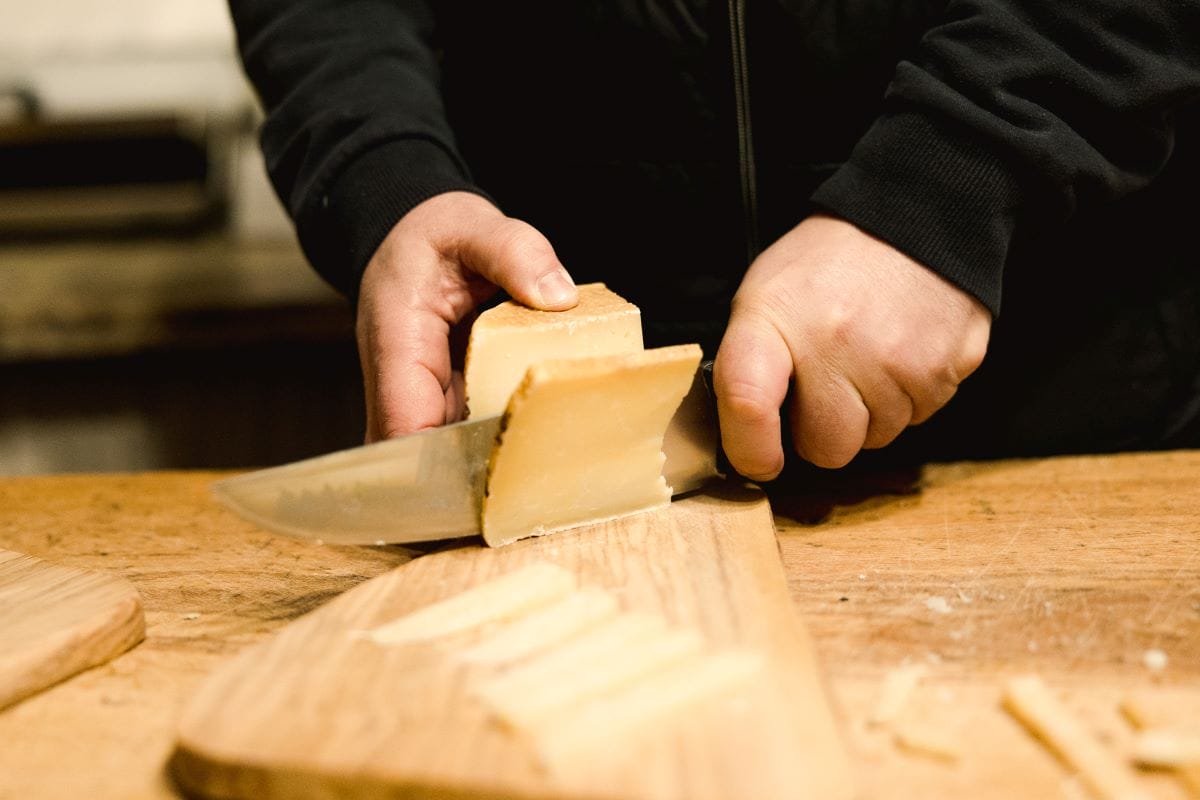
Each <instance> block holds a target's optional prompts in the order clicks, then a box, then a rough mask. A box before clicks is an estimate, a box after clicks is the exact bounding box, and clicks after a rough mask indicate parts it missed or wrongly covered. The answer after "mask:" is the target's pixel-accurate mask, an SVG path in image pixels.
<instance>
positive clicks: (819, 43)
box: [231, 0, 1200, 455]
mask: <svg viewBox="0 0 1200 800" xmlns="http://www.w3.org/2000/svg"><path fill="white" fill-rule="evenodd" d="M231 5H232V10H233V13H234V19H235V22H236V25H237V30H238V35H239V43H240V47H241V53H242V56H243V60H244V63H245V66H246V69H247V72H248V74H249V75H250V77H251V79H252V81H253V83H254V85H255V86H256V87H257V89H258V91H259V94H260V96H261V99H262V101H263V104H264V106H265V108H266V111H267V119H266V123H265V125H264V128H263V148H264V151H265V153H266V157H267V164H268V169H269V171H270V174H271V177H272V179H273V181H274V184H275V186H276V189H277V190H278V192H279V194H280V197H281V198H282V199H283V201H284V203H285V205H286V206H287V207H288V209H289V210H290V212H291V214H292V216H293V218H294V219H295V221H296V225H297V230H298V233H299V237H300V240H301V243H302V245H303V246H304V249H305V251H306V253H307V254H308V256H309V258H310V260H311V261H312V262H313V264H314V266H315V267H316V268H317V269H318V270H319V271H320V272H321V273H322V274H323V275H324V276H325V277H326V278H327V279H328V280H330V281H331V282H332V283H333V284H334V285H335V286H337V287H339V288H340V289H341V290H343V291H344V292H345V293H346V294H347V295H349V296H351V297H353V296H354V294H355V293H356V289H357V284H358V281H359V279H360V277H361V274H362V270H363V268H364V266H365V264H366V262H367V260H368V259H369V257H370V255H371V254H372V253H373V252H374V249H375V248H376V246H377V245H378V244H379V242H380V241H381V240H382V238H383V236H384V235H385V234H386V233H387V231H388V230H389V229H390V228H391V226H392V225H393V224H394V223H395V222H396V220H397V219H399V217H400V216H402V215H403V214H404V213H405V212H406V211H407V210H408V209H410V208H412V207H413V206H414V205H416V204H417V203H419V202H420V201H422V200H424V199H426V198H428V197H430V196H432V195H434V194H438V193H440V192H444V191H448V190H453V189H465V190H470V191H477V192H480V193H484V194H487V195H488V196H490V197H491V198H492V199H493V200H494V201H495V202H496V203H497V204H498V205H499V206H500V207H501V208H502V209H504V210H505V211H506V212H507V213H509V214H511V215H513V216H517V217H520V218H523V219H525V220H527V221H529V222H531V223H532V224H534V225H535V226H536V227H538V228H539V229H540V230H542V231H543V232H544V233H545V234H546V235H547V236H548V237H549V238H550V241H551V242H552V243H553V244H554V245H555V247H556V249H557V250H558V253H559V256H560V258H561V259H562V261H563V263H564V264H565V265H566V266H567V268H568V269H569V270H570V271H571V272H572V274H573V275H575V277H576V278H577V279H578V280H588V279H602V280H605V281H607V282H608V283H609V284H610V285H612V286H614V288H617V289H618V290H619V291H621V292H622V293H623V294H625V295H627V296H629V297H630V299H632V300H634V301H635V302H638V303H639V305H641V306H642V307H643V311H644V316H645V318H646V320H647V322H648V324H649V325H650V330H649V335H650V340H651V341H658V340H665V339H676V340H679V339H690V340H699V341H701V342H703V343H704V344H705V346H706V347H707V348H709V349H710V350H711V348H712V347H713V345H714V344H715V342H716V341H717V340H718V339H719V335H720V323H722V322H723V321H724V319H725V318H726V316H727V312H728V302H729V298H730V297H731V295H732V292H733V290H734V289H736V286H737V283H738V280H739V279H740V275H741V273H742V271H743V270H744V268H745V266H746V264H747V263H748V261H747V259H748V252H751V253H752V252H753V251H754V250H755V249H756V247H757V246H758V244H759V243H763V244H765V243H769V242H770V241H771V240H773V239H774V238H776V237H778V236H779V235H781V234H782V233H783V232H785V231H786V230H788V229H789V228H791V227H792V226H794V225H795V224H796V223H797V222H799V221H800V220H801V219H802V218H803V217H804V216H805V215H807V214H809V213H812V211H813V210H814V209H821V210H825V211H827V212H830V213H833V214H835V215H838V216H841V217H844V218H846V219H848V220H850V221H852V222H854V223H855V224H856V225H858V226H859V227H860V228H862V229H864V230H866V231H868V232H870V233H872V234H874V235H876V236H878V237H879V238H882V239H884V240H886V241H888V242H890V243H891V244H893V245H894V246H896V247H897V248H899V249H900V250H902V251H904V252H906V253H908V254H909V255H910V256H912V257H913V258H915V259H917V260H918V261H920V262H922V263H924V264H925V265H927V266H928V267H930V268H931V269H933V270H935V271H937V272H938V273H940V274H941V275H943V276H944V277H946V278H948V279H949V280H951V281H952V282H954V283H955V284H957V285H959V286H960V287H962V288H963V289H965V290H966V291H968V292H970V293H972V294H973V295H975V296H976V297H978V298H979V299H980V300H981V301H982V302H984V303H985V304H986V305H987V306H988V307H989V308H990V309H992V311H993V312H994V313H997V314H998V313H999V312H1000V309H1001V306H1002V305H1003V307H1004V314H1003V316H1001V317H999V319H998V322H997V324H996V326H995V328H994V331H993V340H992V347H991V353H990V354H989V357H988V360H987V362H986V364H985V367H984V369H983V370H981V372H980V373H979V375H978V376H977V377H974V378H972V379H970V380H969V381H968V382H967V384H964V390H963V392H960V396H961V395H967V397H966V398H965V399H961V398H960V399H958V400H956V401H955V402H954V403H953V404H952V408H950V409H947V410H946V411H945V412H943V413H942V414H940V415H939V417H944V418H945V421H944V422H940V423H939V425H940V427H941V430H942V432H941V433H938V434H937V436H938V437H939V441H944V442H946V443H952V442H956V441H957V440H958V439H959V438H960V436H961V434H962V433H963V432H964V431H969V435H970V437H971V438H972V441H973V442H975V446H974V449H972V450H969V451H962V452H966V453H967V454H984V455H991V454H999V453H1005V452H1036V451H1046V452H1051V451H1061V450H1077V449H1096V447H1100V448H1101V449H1109V448H1113V447H1126V446H1139V447H1145V446H1168V445H1171V444H1174V443H1177V442H1178V441H1180V440H1179V439H1178V436H1179V433H1180V431H1181V430H1185V429H1188V426H1189V425H1191V424H1192V423H1193V421H1194V419H1195V418H1196V417H1197V415H1198V413H1200V409H1198V408H1197V407H1196V405H1197V403H1196V398H1197V397H1198V396H1200V392H1198V391H1197V386H1198V385H1200V384H1198V383H1197V376H1198V375H1200V331H1198V330H1197V329H1198V328H1200V322H1198V321H1197V320H1198V319H1200V314H1198V311H1197V308H1198V304H1197V300H1196V298H1197V290H1196V287H1197V286H1200V262H1198V260H1197V256H1196V248H1195V245H1194V243H1193V238H1194V237H1193V235H1192V229H1193V228H1194V227H1195V226H1196V225H1197V224H1200V204H1198V203H1197V202H1196V200H1195V194H1194V191H1195V189H1194V187H1196V186H1200V152H1198V150H1200V107H1198V105H1197V100H1198V99H1200V2H1197V0H1086V1H1085V2H1075V3H1047V2H1045V0H950V2H933V1H932V0H835V1H833V2H823V3H822V2H814V1H813V0H807V1H804V0H770V1H769V2H741V1H740V0H730V2H728V3H715V2H714V3H708V2H704V1H703V0H673V1H671V0H660V1H659V2H655V1H654V0H609V1H608V2H603V1H601V2H579V1H577V0H540V1H539V0H513V2H491V3H471V2H465V0H446V1H445V2H436V0H428V1H416V0H232V3H231ZM968 389H969V390H970V391H968ZM1039 392H1040V393H1041V396H1039ZM1097 392H1103V393H1104V396H1103V397H1098V396H1096V393H1097ZM1114 392H1115V394H1116V395H1119V396H1114ZM955 407H957V408H958V409H959V410H958V411H957V412H955V411H954V408H955ZM1065 409H1070V410H1071V411H1070V414H1069V415H1064V410H1065ZM1088 409H1091V410H1090V411H1089V410H1088ZM1049 410H1056V411H1055V413H1056V414H1057V416H1053V415H1052V418H1050V419H1043V417H1044V416H1045V415H1046V414H1047V412H1048V411H1049ZM935 419H937V418H935ZM956 419H958V420H959V421H957V422H956ZM981 420H982V421H981ZM956 426H957V427H956ZM930 435H931V436H932V435H933V434H930ZM1197 435H1198V436H1200V434H1197ZM915 436H916V438H917V439H918V440H919V439H920V434H916V435H915ZM1172 437H1175V438H1172ZM910 438H911V437H910ZM930 452H933V453H934V454H940V453H941V452H942V451H939V450H937V448H936V447H934V448H933V450H931V451H930ZM945 452H947V453H949V454H950V455H956V454H959V451H957V450H954V448H953V447H951V448H950V449H949V450H947V451H945Z"/></svg>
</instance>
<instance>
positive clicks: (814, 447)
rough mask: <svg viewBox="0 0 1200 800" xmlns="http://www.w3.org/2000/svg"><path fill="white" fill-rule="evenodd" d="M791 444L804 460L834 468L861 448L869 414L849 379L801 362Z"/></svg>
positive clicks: (793, 413) (835, 372)
mask: <svg viewBox="0 0 1200 800" xmlns="http://www.w3.org/2000/svg"><path fill="white" fill-rule="evenodd" d="M791 415H792V416H791V422H792V443H793V444H794V445H795V447H796V452H797V453H799V454H800V455H801V456H802V457H803V458H804V460H805V461H809V462H811V463H813V464H815V465H817V466H818V467H826V468H828V469H836V468H837V467H844V466H846V465H847V464H849V463H850V461H851V459H853V458H854V456H856V455H858V451H859V450H861V449H862V448H863V443H864V442H865V441H866V438H867V430H868V428H869V427H870V420H871V414H870V412H869V411H868V410H867V406H866V404H865V403H864V402H863V399H862V396H861V395H860V394H859V393H858V390H857V389H856V388H855V387H854V385H853V384H851V383H850V381H849V380H848V379H847V378H845V377H844V376H843V375H841V374H840V373H838V372H837V371H835V370H832V369H829V368H826V367H823V366H820V365H817V364H812V363H810V364H807V365H804V364H802V365H801V368H800V369H799V370H798V371H797V374H796V390H795V393H794V397H793V399H792V408H791Z"/></svg>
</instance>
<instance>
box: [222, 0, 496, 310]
mask: <svg viewBox="0 0 1200 800" xmlns="http://www.w3.org/2000/svg"><path fill="white" fill-rule="evenodd" d="M231 10H232V12H233V18H234V22H235V25H236V28H237V32H238V43H239V49H240V52H241V55H242V60H243V63H244V65H245V69H246V72H247V74H248V76H249V77H250V79H251V81H252V83H253V84H254V86H255V88H256V89H257V91H258V93H259V96H260V98H261V100H262V103H263V106H264V109H265V111H266V115H267V116H266V121H265V123H264V126H263V131H262V146H263V152H264V154H265V156H266V161H267V169H268V172H269V174H270V176H271V180H272V183H273V184H274V186H275V188H276V191H277V192H278V194H279V196H280V198H281V200H282V201H283V203H284V205H285V206H286V207H287V209H288V211H289V213H290V214H291V216H292V218H293V220H294V221H295V223H296V227H297V232H298V234H299V238H300V242H301V244H302V245H303V247H304V249H305V252H306V254H307V255H308V257H309V259H310V261H312V263H313V265H314V266H315V267H316V268H317V269H318V270H319V271H320V272H321V273H322V274H323V275H324V276H325V277H326V279H328V280H329V281H330V282H331V283H333V284H334V285H335V286H336V287H338V288H339V289H340V290H342V291H343V292H344V293H346V294H348V295H350V296H352V297H353V296H354V295H355V294H356V293H357V291H358V284H359V280H360V278H361V275H362V271H363V269H364V268H365V265H366V263H367V261H368V260H369V258H370V256H371V254H372V253H373V252H374V251H375V249H376V248H377V247H378V245H379V243H380V242H381V241H382V240H383V238H384V237H385V236H386V235H387V232H388V231H389V230H391V228H392V226H393V225H394V224H395V223H396V221H397V220H398V219H399V218H400V217H401V216H403V215H404V214H405V213H406V212H407V211H408V210H410V209H411V208H413V207H415V206H416V205H418V204H419V203H420V202H422V201H423V200H425V199H428V198H429V197H432V196H434V195H436V194H441V193H444V192H447V191H453V190H471V191H474V190H475V189H474V187H473V185H472V184H471V181H470V177H469V174H468V172H467V168H466V166H465V165H464V164H463V163H462V161H461V159H460V158H459V157H458V155H457V153H456V150H455V143H454V137H453V134H452V133H451V131H450V128H449V125H448V124H447V123H446V120H445V114H444V110H443V107H442V100H441V97H440V93H439V87H438V81H439V72H438V65H437V59H436V55H435V52H434V48H433V37H434V33H435V31H434V27H435V25H434V19H433V15H432V12H431V11H430V9H429V8H428V7H427V5H426V4H425V3H423V2H415V1H414V0H350V1H348V2H335V1H333V0H231Z"/></svg>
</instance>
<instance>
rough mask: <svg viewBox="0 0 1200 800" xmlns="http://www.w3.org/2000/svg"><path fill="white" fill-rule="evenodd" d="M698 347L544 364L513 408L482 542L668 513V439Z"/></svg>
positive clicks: (492, 478)
mask: <svg viewBox="0 0 1200 800" xmlns="http://www.w3.org/2000/svg"><path fill="white" fill-rule="evenodd" d="M699 363H700V347H699V345H695V344H686V345H675V346H673V347H662V348H658V349H655V350H644V351H641V352H637V353H628V354H625V355H616V356H604V357H600V358H585V359H572V360H569V361H547V362H543V363H540V364H535V365H534V366H532V367H530V368H529V372H528V373H527V375H526V377H525V380H524V381H523V382H522V383H521V385H520V386H519V387H518V389H517V391H516V392H515V393H514V394H513V396H512V399H511V400H510V401H509V404H508V408H507V410H506V411H505V414H504V420H503V422H502V423H501V433H500V436H499V440H498V442H497V445H496V447H495V448H494V449H493V451H492V456H491V462H490V464H489V466H488V478H487V490H486V493H485V496H484V498H483V511H482V520H481V522H482V528H483V538H484V540H485V541H486V542H487V543H488V544H490V545H493V546H496V545H501V544H506V543H508V542H512V541H515V540H517V539H521V538H524V537H526V536H540V535H542V534H547V533H553V532H555V531H560V530H564V529H567V528H572V527H575V526H578V525H585V524H589V523H594V522H601V521H604V520H607V519H615V518H617V517H621V516H625V515H627V514H632V513H635V512H639V511H646V510H649V509H652V508H659V507H661V506H665V505H666V504H667V503H669V502H670V500H671V489H670V487H668V486H667V482H666V481H665V480H664V479H663V477H662V466H663V461H664V456H663V453H662V441H663V435H664V434H665V433H666V429H667V425H668V424H669V423H670V421H671V417H672V416H673V415H674V413H675V409H676V408H677V407H678V406H679V403H680V401H681V400H682V399H683V397H684V395H685V394H686V393H687V391H688V389H689V388H690V387H691V385H692V379H693V377H694V376H695V373H696V367H697V366H698V365H699Z"/></svg>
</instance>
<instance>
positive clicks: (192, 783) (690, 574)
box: [173, 488, 851, 800]
mask: <svg viewBox="0 0 1200 800" xmlns="http://www.w3.org/2000/svg"><path fill="white" fill-rule="evenodd" d="M539 562H545V563H549V564H554V565H557V566H560V567H563V568H565V569H567V570H569V571H570V572H572V573H574V574H576V575H577V576H578V579H579V581H580V584H581V585H585V586H595V587H599V588H601V589H603V590H606V591H609V592H612V593H613V594H614V595H616V596H617V597H618V598H619V600H620V603H621V606H622V608H623V610H624V611H626V612H644V613H653V614H661V615H663V616H664V617H666V618H667V620H668V621H669V622H670V623H671V624H673V625H677V626H681V627H685V628H688V629H694V630H698V631H701V632H702V633H703V634H704V636H705V637H706V639H707V640H708V641H709V642H710V643H711V644H713V645H714V646H716V647H739V648H744V649H749V650H753V651H754V652H756V653H758V654H761V655H762V656H763V657H764V658H765V667H764V668H763V670H762V672H761V674H760V675H759V678H758V680H756V681H754V682H753V683H752V684H748V685H746V686H743V687H741V691H740V692H739V693H738V694H735V695H731V696H729V697H724V696H721V697H709V698H705V699H704V700H703V701H700V702H697V703H696V704H694V705H692V706H689V707H688V708H687V711H686V713H683V714H678V715H675V716H673V717H671V718H670V719H667V720H665V721H661V720H660V721H656V722H655V724H654V725H652V726H649V727H648V728H647V729H645V730H638V731H636V733H633V734H631V735H630V736H628V737H626V736H619V737H616V738H612V739H608V740H606V741H605V742H604V743H603V744H602V745H601V746H599V747H597V748H596V749H595V750H594V751H589V757H588V759H587V760H586V761H583V762H580V761H575V760H573V761H571V762H570V763H569V765H568V767H567V768H564V769H561V770H546V769H544V768H542V766H540V765H539V764H538V759H537V757H536V754H535V753H534V751H533V749H532V748H531V746H530V743H529V742H528V741H526V740H523V739H522V738H520V737H518V736H514V735H512V734H511V733H509V732H506V731H504V730H502V729H501V728H500V727H498V726H497V725H495V724H493V723H492V721H491V720H490V719H489V718H488V714H487V711H486V708H485V707H484V706H483V705H482V704H480V703H478V702H473V701H472V698H471V697H470V696H469V693H468V691H467V690H468V687H469V686H470V685H471V681H472V674H471V668H470V667H468V666H465V665H464V664H463V662H461V661H459V662H457V663H456V662H454V661H453V660H448V659H447V657H446V653H445V652H444V651H443V650H442V649H440V648H438V647H436V646H430V645H428V644H426V645H425V646H420V645H413V646H408V647H395V646H393V647H382V646H380V645H378V644H376V643H374V642H370V641H365V640H364V638H363V637H362V636H361V632H362V631H364V630H367V629H370V628H375V627H377V626H379V625H382V624H384V623H386V622H388V621H390V620H393V619H395V618H397V617H399V616H401V615H403V614H406V613H408V612H411V611H413V610H414V609H418V608H421V607H423V606H425V605H427V604H429V603H432V602H435V601H437V600H440V599H443V598H446V597H448V596H451V595H454V594H456V593H458V592H461V591H464V590H466V589H468V588H470V587H472V586H475V585H478V584H479V583H480V582H483V581H486V580H489V579H491V578H494V577H497V576H500V575H505V574H508V573H512V572H513V571H514V570H515V569H517V568H519V567H521V566H524V565H528V564H531V563H539ZM356 634H357V635H356ZM173 768H174V772H175V775H176V776H177V778H178V779H179V780H180V782H181V783H182V784H183V785H184V786H185V787H186V788H188V789H189V790H191V791H193V792H196V793H199V794H203V795H207V796H211V797H221V798H226V797H246V798H249V797H283V796H288V797H326V796H331V795H336V794H340V793H346V794H353V795H354V796H356V797H387V796H395V795H396V794H397V793H399V792H400V790H401V789H403V792H404V793H405V795H406V796H420V797H446V796H454V797H458V796H462V797H489V798H494V797H514V798H515V797H521V798H630V799H633V798H656V799H657V798H680V799H682V798H697V799H702V798H714V800H715V799H716V798H747V799H748V800H749V799H750V798H753V799H754V800H771V798H785V797H787V798H821V800H827V799H828V800H833V799H834V798H838V797H848V796H849V795H850V791H851V790H850V783H849V770H848V765H847V761H846V756H845V753H844V751H843V749H842V743H841V740H840V736H839V732H838V729H837V727H836V725H835V722H834V718H833V715H832V712H831V709H830V706H829V703H828V700H827V698H826V696H825V692H824V686H823V681H822V677H821V675H820V672H819V670H818V666H817V663H816V659H815V656H814V654H813V651H812V646H811V643H810V641H809V639H808V637H807V635H806V634H805V632H804V630H803V628H802V627H801V625H800V623H799V620H798V618H797V617H796V615H795V613H794V611H793V609H792V607H791V602H790V599H789V598H788V595H787V588H786V581H785V579H784V575H783V572H782V569H781V566H780V562H779V554H778V550H777V547H776V544H775V531H774V525H773V523H772V518H771V513H770V508H769V506H768V504H767V502H766V499H765V497H764V496H763V495H762V494H761V493H758V492H753V491H748V490H740V489H730V488H724V489H721V490H719V492H718V493H716V494H704V495H698V496H695V497H692V498H688V499H686V500H683V501H681V502H677V503H674V504H673V505H672V506H671V507H670V508H668V509H664V510H661V511H655V512H650V513H647V514H641V515H634V516H630V517H625V518H622V519H619V520H613V521H610V522H606V523H603V524H599V525H595V526H589V527H587V528H582V529H580V530H578V531H575V532H571V533H564V534H558V535H555V536H550V537H546V538H543V539H538V540H530V541H525V542H520V543H517V544H515V545H511V546H506V547H504V548H499V549H491V548H484V547H480V546H477V545H474V546H465V547H460V548H457V549H454V550H450V551H446V552H443V553H437V554H434V555H431V556H427V557H425V558H421V559H418V560H416V561H414V562H412V563H410V564H408V565H406V566H404V567H401V568H400V569H398V570H396V571H394V572H392V573H390V574H388V575H386V576H384V577H381V578H377V579H375V580H373V581H370V582H368V583H367V584H365V585H363V586H360V587H358V588H357V589H355V590H354V591H352V592H349V593H348V594H346V595H345V596H343V597H341V598H339V599H338V600H336V601H334V602H333V603H331V604H330V605H329V606H327V607H325V608H322V609H320V610H319V611H317V612H315V613H313V614H312V615H310V616H308V617H306V618H305V619H303V620H301V621H299V622H297V623H295V624H294V625H292V626H290V627H289V628H288V629H287V630H286V631H284V633H283V634H282V635H280V636H279V637H278V638H277V639H275V640H273V641H272V642H270V643H268V644H267V645H266V646H264V647H260V648H256V649H255V650H253V651H251V652H248V653H246V654H245V655H243V656H242V657H241V658H239V659H237V660H236V661H235V662H234V663H232V664H230V665H229V666H228V667H226V668H225V669H223V670H221V671H220V672H219V673H218V674H217V675H215V676H214V677H213V679H212V680H211V682H209V683H207V684H206V685H205V686H204V688H203V689H202V690H201V692H200V693H199V694H198V695H197V696H196V698H195V699H194V700H193V701H192V702H191V703H190V704H189V706H188V709H187V711H186V713H185V715H184V718H183V721H182V723H181V732H180V743H179V749H178V750H177V753H176V756H175V758H174V760H173Z"/></svg>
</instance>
